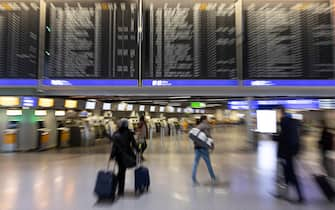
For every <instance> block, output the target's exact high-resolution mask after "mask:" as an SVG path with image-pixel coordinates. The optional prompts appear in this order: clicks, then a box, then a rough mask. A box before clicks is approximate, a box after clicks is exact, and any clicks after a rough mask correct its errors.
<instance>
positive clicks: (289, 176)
mask: <svg viewBox="0 0 335 210" xmlns="http://www.w3.org/2000/svg"><path fill="white" fill-rule="evenodd" d="M285 162H286V163H285V168H284V169H285V170H284V172H285V181H286V184H287V185H290V184H292V185H293V186H294V187H295V188H296V190H297V194H298V196H299V199H304V196H303V193H302V190H301V186H300V183H299V180H298V177H297V175H296V173H295V164H294V159H293V157H289V158H285Z"/></svg>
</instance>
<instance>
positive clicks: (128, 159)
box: [110, 118, 137, 196]
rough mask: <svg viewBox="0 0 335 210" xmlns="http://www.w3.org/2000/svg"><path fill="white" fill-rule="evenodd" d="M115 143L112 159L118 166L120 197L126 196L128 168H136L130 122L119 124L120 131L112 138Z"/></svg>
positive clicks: (125, 120) (120, 122)
mask: <svg viewBox="0 0 335 210" xmlns="http://www.w3.org/2000/svg"><path fill="white" fill-rule="evenodd" d="M111 141H112V143H113V147H112V151H111V155H110V159H115V160H116V162H117V164H118V174H117V179H118V185H119V187H118V196H123V195H124V188H125V177H126V170H127V168H133V167H135V166H136V155H135V154H134V150H137V145H136V141H135V138H134V133H133V132H131V131H130V130H129V128H128V120H127V119H124V118H123V119H121V120H120V121H119V123H118V130H117V131H116V132H115V133H114V134H113V136H112V137H111Z"/></svg>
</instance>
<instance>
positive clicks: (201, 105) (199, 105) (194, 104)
mask: <svg viewBox="0 0 335 210" xmlns="http://www.w3.org/2000/svg"><path fill="white" fill-rule="evenodd" d="M191 107H192V108H194V109H200V108H205V107H206V104H205V103H202V102H191Z"/></svg>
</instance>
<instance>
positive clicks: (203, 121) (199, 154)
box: [192, 116, 217, 186]
mask: <svg viewBox="0 0 335 210" xmlns="http://www.w3.org/2000/svg"><path fill="white" fill-rule="evenodd" d="M197 128H198V129H199V130H200V131H202V132H204V133H205V134H206V136H207V137H210V138H211V137H212V136H211V132H210V125H209V123H208V121H207V117H206V116H201V118H200V121H199V124H198V126H197ZM194 152H195V157H194V163H193V169H192V181H193V185H194V186H197V185H199V183H198V181H197V179H196V175H197V169H198V165H199V161H200V158H202V159H204V161H205V163H206V165H207V169H208V172H209V174H210V176H211V178H212V184H216V183H217V178H216V176H215V174H214V170H213V167H212V164H211V160H210V157H209V151H208V149H207V148H204V147H202V146H200V145H197V144H196V143H195V144H194Z"/></svg>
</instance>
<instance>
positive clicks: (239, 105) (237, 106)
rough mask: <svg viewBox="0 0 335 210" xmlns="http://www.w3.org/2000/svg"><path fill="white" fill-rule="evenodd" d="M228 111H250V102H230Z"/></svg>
mask: <svg viewBox="0 0 335 210" xmlns="http://www.w3.org/2000/svg"><path fill="white" fill-rule="evenodd" d="M228 109H230V110H248V109H249V103H248V101H228Z"/></svg>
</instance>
